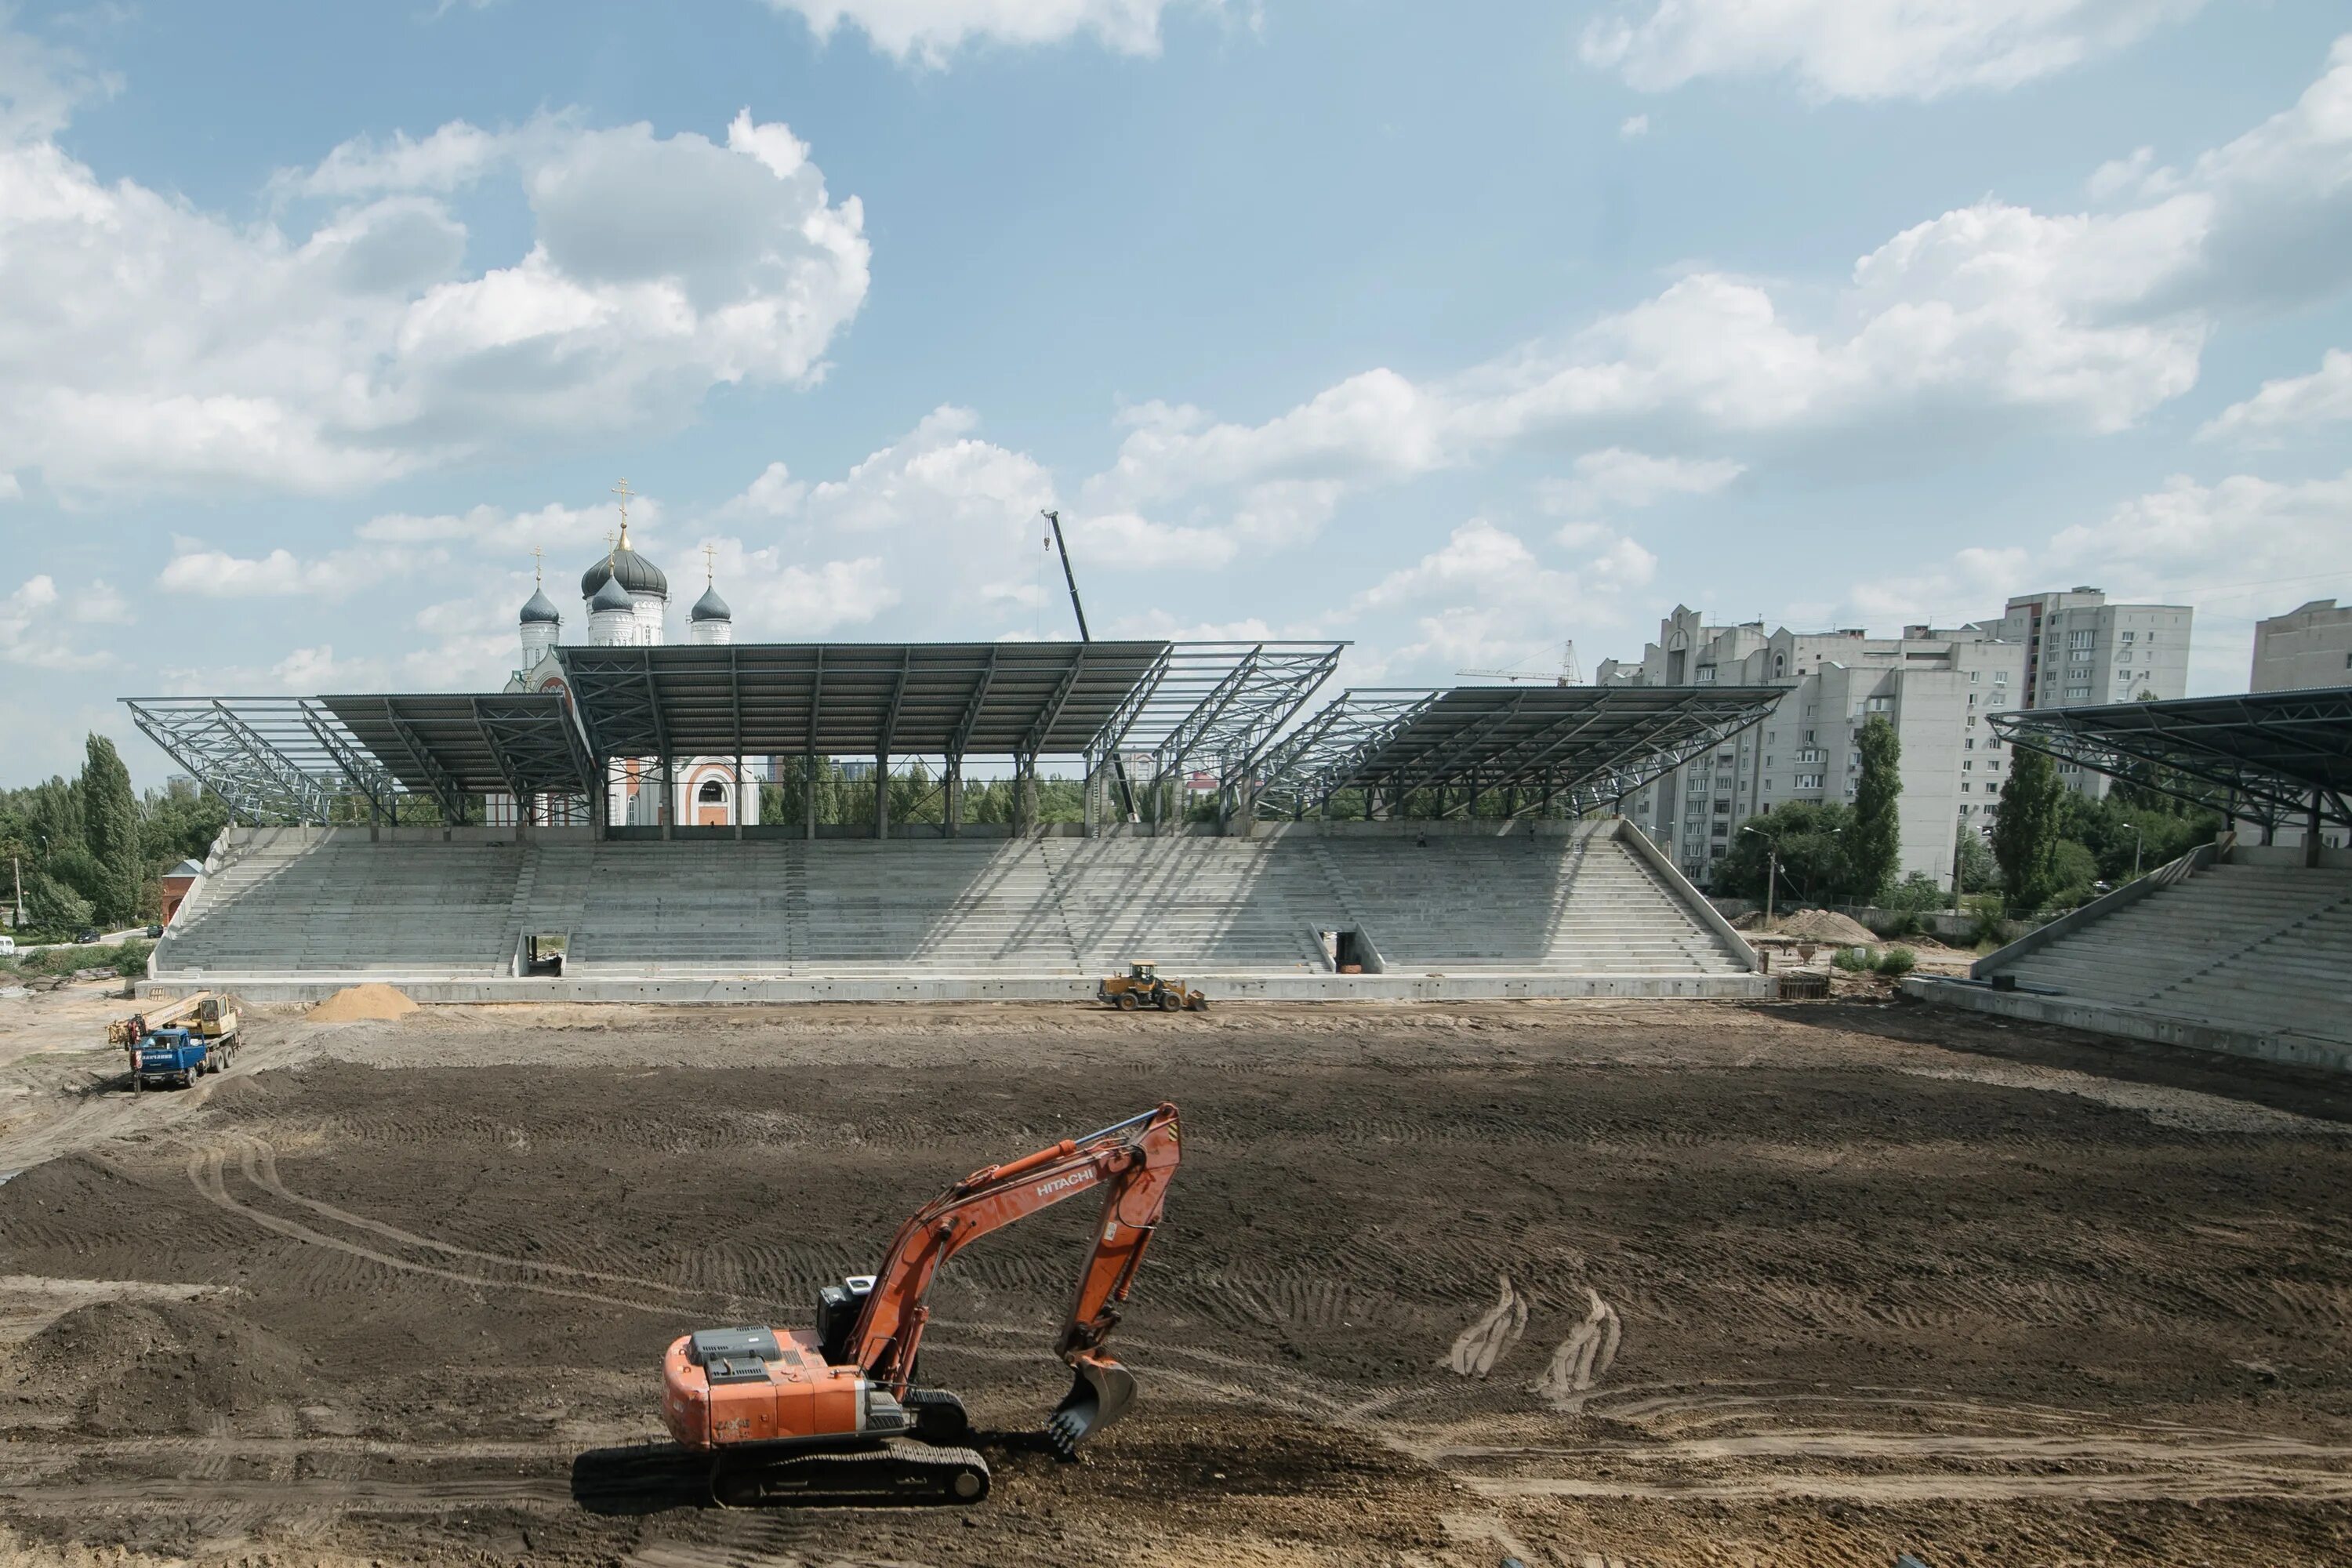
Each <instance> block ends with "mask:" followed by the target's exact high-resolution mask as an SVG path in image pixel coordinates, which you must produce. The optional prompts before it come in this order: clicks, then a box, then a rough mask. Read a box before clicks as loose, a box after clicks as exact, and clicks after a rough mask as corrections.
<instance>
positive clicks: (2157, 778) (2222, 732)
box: [1990, 687, 2352, 828]
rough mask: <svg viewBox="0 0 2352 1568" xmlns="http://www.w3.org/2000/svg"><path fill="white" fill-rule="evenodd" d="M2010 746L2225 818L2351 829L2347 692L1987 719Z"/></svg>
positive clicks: (2351, 726) (2041, 711)
mask: <svg viewBox="0 0 2352 1568" xmlns="http://www.w3.org/2000/svg"><path fill="white" fill-rule="evenodd" d="M1990 721H1991V724H1992V728H1993V731H1994V732H1995V733H1996V734H1998V735H2000V736H2001V737H2002V738H2003V739H2004V740H2007V741H2008V742H2011V744H2012V745H2019V746H2024V747H2027V748H2030V749H2031V750H2033V751H2037V752H2048V753H2049V754H2050V755H2052V756H2053V757H2057V758H2059V759H2061V760H2062V761H2064V762H2069V763H2075V764H2076V765H2077V766H2080V767H2085V768H2089V769H2091V770H2092V771H2093V772H2095V773H2106V774H2108V775H2110V776H2111V777H2115V778H2119V779H2126V780H2128V781H2130V782H2132V783H2134V784H2141V785H2144V786H2146V787H2147V788H2151V789H2156V790H2159V791H2162V792H2163V793H2164V794H2167V795H2172V796H2175V797H2176V798H2179V799H2184V800H2189V801H2193V802H2195V803H2197V804H2199V805H2210V806H2213V807H2216V808H2218V809H2220V810H2222V811H2226V812H2229V813H2231V815H2233V816H2244V817H2252V818H2255V819H2257V820H2262V821H2267V822H2272V823H2278V822H2284V821H2287V820H2290V819H2293V818H2295V817H2308V816H2309V815H2310V814H2311V813H2312V812H2314V811H2316V812H2317V813H2318V814H2319V816H2320V819H2321V820H2322V821H2323V822H2329V823H2334V824H2336V826H2342V827H2347V828H2352V687H2336V688H2326V689H2319V690H2314V691H2259V692H2252V693H2249V694H2246V695H2243V696H2238V697H2183V698H2176V699H2174V700H2170V701H2165V702H2118V703H2114V704H2111V705H2109V706H2106V707H2102V708H2029V709H2021V710H2016V711H2012V712H2008V713H1995V714H1992V715H1991V716H1990Z"/></svg>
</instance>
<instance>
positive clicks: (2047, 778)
mask: <svg viewBox="0 0 2352 1568" xmlns="http://www.w3.org/2000/svg"><path fill="white" fill-rule="evenodd" d="M2011 754H2012V756H2013V757H2014V758H2015V759H2016V760H2015V761H2013V762H2012V763H2010V773H2009V783H2008V784H2007V785H2006V786H2005V787H2004V788H2003V789H2002V790H2001V793H2000V818H1999V819H1998V820H1997V821H1996V822H1995V823H1994V825H1993V831H1992V853H1993V858H1994V859H1996V860H1998V861H1999V862H2000V879H2001V886H2002V887H2003V888H2004V889H2007V891H2008V894H2009V908H2010V911H2011V913H2012V914H2019V915H2030V914H2032V913H2033V912H2034V911H2035V910H2040V909H2042V908H2043V907H2045V905H2046V904H2047V903H2048V901H2049V899H2050V896H2051V894H2052V893H2053V891H2055V889H2056V887H2057V883H2056V881H2055V879H2054V876H2053V869H2054V868H2053V864H2052V862H2053V858H2054V857H2055V856H2056V854H2057V849H2058V828H2059V822H2060V816H2061V813H2062V812H2063V810H2064V809H2065V806H2064V797H2065V795H2066V793H2067V791H2066V786H2065V785H2064V784H2062V783H2061V782H2059V778H2058V770H2057V769H2056V768H2055V767H2054V766H2053V765H2052V764H2051V762H2050V758H2049V757H2048V756H2047V755H2046V754H2045V753H2043V752H2037V751H2034V750H2032V749H2031V748H2030V747H2025V746H2020V747H2017V748H2016V749H2015V751H2014V752H2012V753H2011Z"/></svg>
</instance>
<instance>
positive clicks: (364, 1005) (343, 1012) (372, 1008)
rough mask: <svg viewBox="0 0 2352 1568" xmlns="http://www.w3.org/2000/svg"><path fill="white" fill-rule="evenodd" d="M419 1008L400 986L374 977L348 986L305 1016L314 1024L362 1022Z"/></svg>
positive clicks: (394, 1016)
mask: <svg viewBox="0 0 2352 1568" xmlns="http://www.w3.org/2000/svg"><path fill="white" fill-rule="evenodd" d="M415 1011H416V1004H415V1003H414V1002H411V1001H410V1000H409V999H408V995H407V994H406V993H405V992H404V991H402V990H401V989H400V988H399V987H397V986H394V985H383V984H377V983H376V982H374V981H370V982H369V983H368V984H365V985H346V986H344V987H343V988H342V989H341V991H338V992H336V993H335V994H333V995H332V996H330V997H328V998H327V999H326V1000H325V1001H324V1002H321V1003H320V1004H319V1005H317V1006H315V1007H313V1008H311V1009H310V1011H309V1012H308V1013H305V1014H303V1015H302V1016H304V1017H305V1018H308V1019H310V1021H311V1022H312V1023H314V1024H358V1023H366V1022H372V1021H374V1020H378V1019H383V1018H397V1017H400V1016H403V1015H404V1014H408V1013H414V1012H415Z"/></svg>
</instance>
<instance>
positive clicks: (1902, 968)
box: [1878, 947, 1919, 980]
mask: <svg viewBox="0 0 2352 1568" xmlns="http://www.w3.org/2000/svg"><path fill="white" fill-rule="evenodd" d="M1918 966H1919V955H1918V954H1917V953H1916V952H1912V951H1911V950H1910V949H1909V948H1907V947H1890V948H1888V949H1887V950H1886V951H1885V952H1882V953H1880V954H1879V955H1878V973H1881V974H1884V975H1885V976H1886V977H1887V978H1888V979H1889V980H1895V979H1900V978H1901V977H1902V976H1904V975H1906V974H1908V973H1911V972H1912V971H1913V970H1914V969H1916V968H1917V967H1918Z"/></svg>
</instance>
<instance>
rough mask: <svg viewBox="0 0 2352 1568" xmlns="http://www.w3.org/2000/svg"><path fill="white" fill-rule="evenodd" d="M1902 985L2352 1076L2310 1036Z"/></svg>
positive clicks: (1934, 996)
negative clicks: (2270, 1032)
mask: <svg viewBox="0 0 2352 1568" xmlns="http://www.w3.org/2000/svg"><path fill="white" fill-rule="evenodd" d="M1901 984H1902V986H1903V989H1904V990H1905V991H1906V992H1907V993H1909V994H1911V995H1913V996H1916V997H1918V998H1919V999H1920V1000H1921V1001H1923V1002H1933V1003H1936V1004H1937V1005H1941V1006H1947V1007H1965V1008H1967V1009H1969V1011H1971V1012H1976V1013H1990V1014H1991V1015H1993V1016H1996V1017H2002V1018H2018V1019H2023V1020H2026V1021H2028V1022H2031V1023H2037V1024H2058V1025H2063V1026H2065V1027H2067V1028H2070V1029H2087V1030H2089V1031H2091V1032H2092V1033H2094V1034H2099V1035H2115V1036H2118V1037H2122V1038H2124V1039H2128V1040H2149V1041H2153V1042H2155V1043H2156V1044H2158V1045H2165V1046H2182V1047H2188V1048H2189V1049H2190V1050H2199V1051H2219V1052H2221V1053H2222V1054H2224V1055H2227V1056H2233V1057H2250V1058H2253V1059H2255V1060H2257V1061H2266V1062H2289V1063H2293V1064H2294V1065H2295V1066H2298V1067H2316V1068H2327V1069H2329V1070H2330V1071H2333V1072H2352V1048H2347V1047H2343V1046H2340V1045H2336V1044H2335V1043H2333V1042H2332V1041H2327V1040H2315V1039H2313V1038H2311V1037H2308V1036H2303V1035H2287V1034H2257V1033H2253V1032H2251V1031H2247V1030H2242V1029H2224V1028H2219V1027H2216V1026H2212V1025H2210V1024H2192V1023H2190V1022H2189V1021H2188V1020H2186V1019H2183V1018H2170V1017H2165V1016H2162V1015H2159V1014H2155V1013H2142V1012H2139V1011H2137V1010H2135V1009H2133V1008H2129V1007H2114V1006H2109V1005H2106V1004H2105V1003H2100V1002H2087V1001H2084V1000H2083V999H2081V998H2080V997H2074V996H2045V995H2041V994H2035V993H2032V992H2026V991H1995V990H1993V989H1992V988H1991V987H1990V986H1989V985H1981V984H1968V983H1966V982H1962V981H1956V980H1944V979H1938V978H1935V977H1932V976H1927V975H1916V974H1915V975H1911V976H1909V977H1908V978H1906V979H1905V980H1904V981H1903V982H1902V983H1901Z"/></svg>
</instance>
